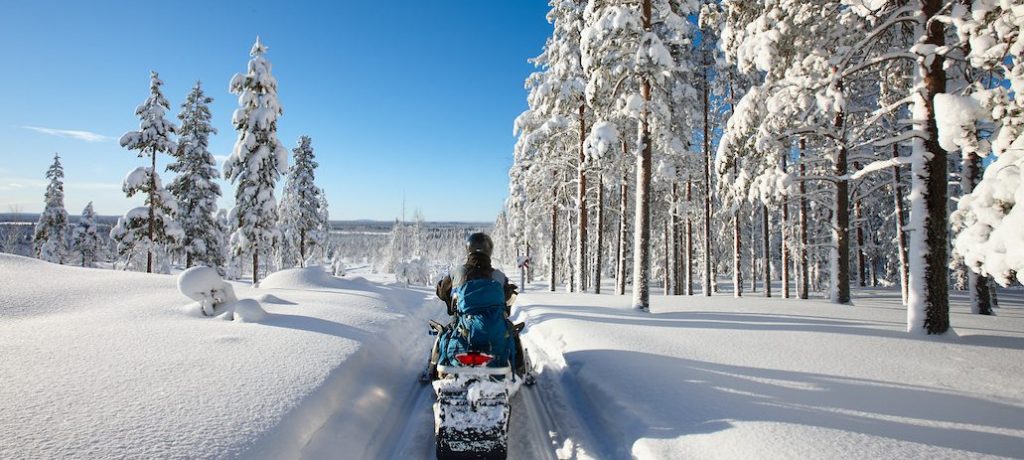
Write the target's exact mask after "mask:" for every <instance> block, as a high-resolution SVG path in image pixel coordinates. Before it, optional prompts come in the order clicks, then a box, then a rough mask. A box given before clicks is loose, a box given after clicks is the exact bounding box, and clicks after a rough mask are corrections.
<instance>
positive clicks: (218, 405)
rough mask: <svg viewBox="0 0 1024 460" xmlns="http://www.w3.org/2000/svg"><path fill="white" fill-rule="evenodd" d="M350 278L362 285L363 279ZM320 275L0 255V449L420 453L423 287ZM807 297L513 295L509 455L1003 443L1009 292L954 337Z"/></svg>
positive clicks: (779, 454) (961, 310)
mask: <svg viewBox="0 0 1024 460" xmlns="http://www.w3.org/2000/svg"><path fill="white" fill-rule="evenodd" d="M363 276H365V277H366V278H370V279H366V278H363ZM391 279H393V277H389V276H374V275H370V274H361V273H350V274H349V276H347V277H346V278H336V277H332V276H329V275H327V274H326V273H325V272H323V271H322V270H321V269H319V268H309V269H302V270H287V271H283V272H278V273H275V274H273V275H271V276H269V277H267V278H266V279H265V280H264V281H263V282H262V283H261V287H260V288H259V289H254V288H252V287H250V286H247V285H244V284H237V283H236V284H234V289H235V293H236V294H237V296H238V298H240V299H247V298H248V299H255V300H257V301H259V303H260V305H261V306H262V307H263V309H265V310H266V311H267V312H268V313H269V314H270V315H269V316H268V317H267V318H265V319H264V320H262V321H261V322H259V323H240V322H231V321H223V320H220V319H213V318H202V317H198V316H196V313H197V309H196V307H195V305H194V304H193V302H191V301H190V300H189V299H188V298H186V297H185V296H183V295H181V294H180V293H179V292H178V291H177V288H176V279H175V277H173V276H165V275H146V274H140V273H129V272H115V271H110V270H95V269H81V268H73V267H63V266H58V265H53V264H48V263H44V262H40V261H36V260H32V259H26V258H22V257H17V256H9V255H0V350H2V351H3V359H2V360H0V402H2V406H0V407H2V409H3V410H0V458H3V459H7V458H18V459H22V458H69V457H71V458H274V459H279V458H301V459H306V460H319V459H327V458H360V459H362V458H392V459H429V458H432V456H433V443H434V440H433V432H432V422H433V420H432V413H431V404H432V403H433V396H432V392H431V390H430V386H428V385H421V384H420V383H419V382H417V381H416V377H417V376H418V373H419V372H420V371H421V370H422V366H423V365H424V360H425V358H426V354H427V349H428V347H429V345H430V341H431V337H430V336H428V335H427V334H426V327H425V322H426V320H427V319H428V318H435V319H442V318H443V316H444V313H443V306H442V305H441V304H440V303H439V302H438V301H436V300H434V299H432V296H433V290H432V289H430V288H425V287H405V286H400V285H396V284H394V283H393V282H390V280H391ZM856 294H857V297H856V298H857V300H856V301H855V302H856V306H853V307H850V306H836V305H832V304H829V303H827V302H824V301H818V300H812V301H798V300H782V299H777V298H776V299H763V298H761V297H758V296H750V297H746V298H744V299H742V300H736V299H732V298H731V297H728V296H727V295H716V296H715V297H712V298H710V299H709V298H704V297H700V296H694V297H674V298H671V297H663V296H652V299H653V304H652V309H651V310H652V313H649V314H644V313H637V312H634V311H633V310H630V309H628V308H627V305H628V304H629V300H630V299H629V296H628V295H627V296H613V295H599V296H598V295H591V294H565V293H547V292H543V291H542V290H540V289H536V290H530V291H528V292H526V293H524V294H522V295H521V296H520V298H519V307H517V311H516V315H517V319H518V320H520V321H524V320H525V321H527V322H528V323H529V327H528V329H527V333H526V334H525V336H524V343H525V345H526V346H527V348H528V350H529V353H530V355H531V357H532V358H533V360H534V364H535V366H536V368H537V369H538V370H539V371H540V374H539V376H538V383H537V385H536V386H534V387H530V388H524V389H523V390H521V391H520V392H519V393H518V394H517V395H516V396H515V398H513V400H512V421H511V430H510V445H509V451H510V458H513V459H543V458H547V459H554V458H562V459H574V458H575V459H585V458H598V459H626V458H631V457H635V458H640V459H674V458H936V457H937V458H970V457H1021V456H1022V455H1024V388H1022V386H1021V385H1020V383H1021V379H1022V377H1024V299H1022V297H1021V295H1020V291H1019V290H1013V291H1002V292H1001V298H1000V300H1001V303H1002V308H1000V309H999V310H998V311H997V313H998V314H999V316H997V317H984V316H977V315H970V314H969V313H967V309H966V303H965V299H963V298H960V297H957V298H955V299H954V312H953V315H952V321H953V325H954V327H955V330H956V333H955V334H950V335H947V336H944V337H915V336H910V335H908V334H907V333H906V332H904V324H905V323H904V317H905V314H906V313H905V309H904V308H903V307H901V306H900V305H899V302H898V298H899V293H898V292H897V291H888V290H864V291H859V292H857V293H856Z"/></svg>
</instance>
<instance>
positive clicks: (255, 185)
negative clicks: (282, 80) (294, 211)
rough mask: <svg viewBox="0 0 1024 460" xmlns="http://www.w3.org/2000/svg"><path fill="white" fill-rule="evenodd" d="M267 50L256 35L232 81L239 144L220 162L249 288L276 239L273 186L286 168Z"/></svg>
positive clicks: (234, 246)
mask: <svg viewBox="0 0 1024 460" xmlns="http://www.w3.org/2000/svg"><path fill="white" fill-rule="evenodd" d="M266 52H267V47H266V46H264V45H263V43H261V42H260V40H259V37H257V38H256V43H255V44H253V46H252V50H251V51H250V52H249V55H250V56H252V59H251V60H250V61H249V66H248V71H247V72H246V73H244V74H235V76H234V77H233V78H232V79H231V83H230V90H231V92H232V93H233V94H237V95H238V101H239V105H240V107H239V108H238V109H237V110H235V113H234V115H233V116H232V123H233V124H234V125H235V130H237V131H238V140H237V141H236V142H235V147H234V150H233V151H232V153H231V156H230V157H228V160H227V161H226V162H225V163H224V178H225V179H227V180H229V181H231V182H232V183H233V184H235V210H234V218H235V219H236V222H235V225H236V227H237V230H235V231H234V233H232V235H231V249H232V251H233V252H234V253H235V254H236V255H242V254H250V255H252V269H253V273H252V281H253V284H257V283H259V255H260V253H261V252H264V253H266V252H268V251H269V250H270V249H271V247H272V246H273V242H274V239H275V238H277V237H278V235H279V232H278V230H277V203H276V202H275V199H274V187H275V185H276V184H277V180H278V179H279V178H280V177H281V174H282V173H283V172H284V170H285V168H286V167H287V166H288V150H287V149H285V148H284V146H283V145H281V141H280V140H278V138H277V117H278V116H279V115H281V113H282V110H281V106H280V104H278V101H277V80H276V79H275V78H274V76H273V75H271V73H270V70H271V65H270V61H268V60H267V59H266V58H265V57H264V55H265V54H266Z"/></svg>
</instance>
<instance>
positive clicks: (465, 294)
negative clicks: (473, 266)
mask: <svg viewBox="0 0 1024 460" xmlns="http://www.w3.org/2000/svg"><path fill="white" fill-rule="evenodd" d="M496 273H497V274H499V275H500V274H501V272H496ZM503 278H504V275H501V277H500V278H499V277H498V276H488V277H486V278H474V279H469V280H460V281H461V283H460V284H458V285H457V286H454V287H453V288H452V298H453V299H455V306H456V310H457V316H456V318H457V319H456V321H455V322H454V323H453V324H452V325H451V326H450V327H449V328H448V329H447V330H446V331H445V333H444V334H442V337H441V340H440V349H439V351H440V357H439V358H440V359H439V363H440V364H443V365H447V366H452V365H454V366H458V365H459V363H458V360H456V359H455V355H457V354H459V353H465V352H469V351H479V352H483V353H487V354H489V355H491V356H494V359H492V360H491V361H490V362H489V363H487V366H488V367H506V366H510V365H511V364H510V363H514V362H515V339H514V337H513V334H514V333H513V331H512V328H511V326H510V323H509V321H508V320H507V319H506V318H505V284H504V282H503Z"/></svg>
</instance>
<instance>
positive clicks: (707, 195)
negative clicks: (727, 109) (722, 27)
mask: <svg viewBox="0 0 1024 460" xmlns="http://www.w3.org/2000/svg"><path fill="white" fill-rule="evenodd" d="M703 58H704V62H703V66H704V67H703V72H701V75H702V77H703V82H704V84H703V85H702V91H703V93H704V139H703V140H704V296H705V297H710V296H711V291H712V289H713V287H712V286H711V283H712V279H711V161H712V159H711V125H710V122H709V120H708V116H709V112H710V111H711V106H710V102H711V101H710V100H709V96H708V89H709V88H708V87H709V86H710V82H709V81H708V79H709V77H708V66H709V65H710V58H709V57H708V52H707V51H706V50H705V51H704V56H703Z"/></svg>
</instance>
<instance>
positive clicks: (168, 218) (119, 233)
mask: <svg viewBox="0 0 1024 460" xmlns="http://www.w3.org/2000/svg"><path fill="white" fill-rule="evenodd" d="M163 84H164V82H163V81H161V80H160V77H159V75H158V74H157V73H156V72H150V84H149V97H148V98H146V100H145V101H144V102H143V103H142V105H140V106H139V107H138V108H136V109H135V115H136V116H138V117H139V120H140V122H139V130H138V131H129V132H127V133H124V135H122V136H121V141H120V143H121V147H124V148H126V149H128V150H138V151H139V158H142V157H145V156H149V159H150V167H149V170H148V171H147V170H146V169H145V168H137V169H135V170H134V171H132V172H131V173H129V174H128V176H127V177H126V178H125V182H124V186H123V190H124V192H125V193H126V194H127V195H128V196H129V197H131V196H134V195H135V194H136V193H139V192H142V193H144V194H146V206H143V207H140V208H135V209H132V210H130V211H128V213H127V214H125V215H124V216H123V217H122V218H121V219H119V220H118V224H117V226H116V227H114V228H113V229H111V231H110V237H111V238H114V239H116V240H117V241H118V254H119V255H121V256H127V257H128V258H131V257H132V255H131V252H132V251H135V250H138V251H145V252H146V272H147V273H152V272H153V253H154V252H156V251H160V252H164V253H166V252H167V248H166V247H165V246H166V245H176V244H180V240H181V237H182V235H181V228H180V227H179V226H178V224H177V223H176V222H174V221H173V215H174V214H175V213H176V212H177V206H176V204H175V202H174V198H173V197H172V196H171V195H170V194H169V193H167V192H166V191H165V190H164V189H163V187H162V185H161V183H160V176H159V175H157V172H156V156H157V154H159V153H167V154H171V153H172V152H174V151H175V150H176V149H177V144H175V142H174V141H173V140H172V139H171V136H172V135H173V134H174V132H175V130H176V129H177V128H176V127H175V126H174V123H171V122H170V121H168V120H167V119H165V118H164V114H166V112H167V110H168V109H170V107H171V106H170V104H169V103H168V102H167V99H166V98H164V95H163V93H162V92H161V91H160V86H162V85H163ZM129 234H130V235H129ZM164 263H165V265H166V261H164Z"/></svg>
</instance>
